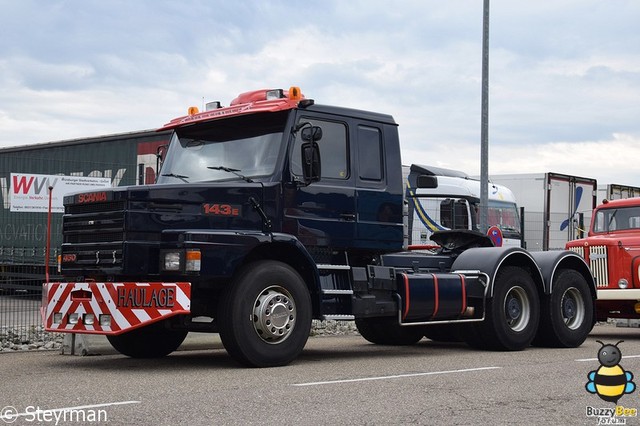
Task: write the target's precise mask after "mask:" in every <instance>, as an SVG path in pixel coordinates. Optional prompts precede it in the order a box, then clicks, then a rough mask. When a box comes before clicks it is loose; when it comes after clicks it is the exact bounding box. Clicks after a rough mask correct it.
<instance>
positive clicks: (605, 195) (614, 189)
mask: <svg viewBox="0 0 640 426" xmlns="http://www.w3.org/2000/svg"><path fill="white" fill-rule="evenodd" d="M633 197H640V188H638V187H637V186H629V185H620V184H617V183H609V184H601V185H598V205H600V204H602V201H604V200H609V201H611V200H622V199H625V198H633Z"/></svg>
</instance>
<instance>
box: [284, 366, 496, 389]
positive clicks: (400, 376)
mask: <svg viewBox="0 0 640 426" xmlns="http://www.w3.org/2000/svg"><path fill="white" fill-rule="evenodd" d="M498 368H502V367H478V368H465V369H462V370H446V371H429V372H425V373H410V374H396V375H393V376H374V377H362V378H360V379H345V380H328V381H326V382H309V383H292V384H291V386H318V385H333V384H338V383H355V382H369V381H372V380H389V379H402V378H405V377H419V376H433V375H436V374H452V373H468V372H472V371H483V370H496V369H498Z"/></svg>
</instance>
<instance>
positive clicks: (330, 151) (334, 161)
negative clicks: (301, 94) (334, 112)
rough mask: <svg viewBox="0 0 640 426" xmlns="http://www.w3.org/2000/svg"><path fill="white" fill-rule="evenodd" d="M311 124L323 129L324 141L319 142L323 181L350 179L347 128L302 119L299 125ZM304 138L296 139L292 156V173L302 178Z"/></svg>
mask: <svg viewBox="0 0 640 426" xmlns="http://www.w3.org/2000/svg"><path fill="white" fill-rule="evenodd" d="M305 122H308V123H311V125H313V126H320V127H321V128H322V139H320V140H319V141H318V145H319V146H320V161H321V162H322V170H321V177H322V179H325V178H329V179H348V178H349V154H348V153H349V143H348V140H347V126H345V125H344V124H343V123H337V122H334V121H324V120H317V119H311V118H308V117H301V118H300V121H299V122H298V123H305ZM302 142H303V141H302V138H301V137H300V136H299V133H298V136H297V137H296V141H295V145H294V147H293V152H292V154H291V172H292V173H293V174H294V175H296V176H302V166H301V161H302V159H301V158H300V155H301V154H300V150H301V146H302Z"/></svg>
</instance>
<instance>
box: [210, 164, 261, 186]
mask: <svg viewBox="0 0 640 426" xmlns="http://www.w3.org/2000/svg"><path fill="white" fill-rule="evenodd" d="M207 169H211V170H222V171H224V172H227V173H233V174H234V175H236V176H238V177H239V178H240V179H242V180H243V181H245V182H247V183H253V180H252V179H251V178H248V177H246V176H245V175H242V174H240V173H239V172H240V171H241V170H240V169H232V168H231V167H225V166H215V167H214V166H211V167H207Z"/></svg>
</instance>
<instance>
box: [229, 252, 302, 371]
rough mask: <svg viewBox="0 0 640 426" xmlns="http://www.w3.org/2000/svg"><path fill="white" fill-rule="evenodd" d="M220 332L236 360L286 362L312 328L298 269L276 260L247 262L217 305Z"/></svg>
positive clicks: (256, 364) (265, 364)
mask: <svg viewBox="0 0 640 426" xmlns="http://www.w3.org/2000/svg"><path fill="white" fill-rule="evenodd" d="M218 323H219V328H220V338H221V340H222V344H223V345H224V347H225V349H226V350H227V352H228V353H229V355H231V356H232V357H233V358H234V359H235V360H236V361H238V362H240V363H241V364H244V365H247V366H250V367H276V366H282V365H287V364H289V363H290V362H291V361H293V360H294V359H295V358H296V357H297V356H298V355H300V353H301V352H302V350H303V348H304V345H305V344H306V343H307V339H308V337H309V332H310V331H311V297H310V295H309V291H308V289H307V287H306V285H305V283H304V281H303V280H302V278H301V277H300V275H299V274H298V273H297V272H296V271H295V270H294V269H293V268H291V267H290V266H289V265H287V264H285V263H282V262H277V261H272V260H268V261H258V262H255V263H251V264H249V265H247V266H246V267H245V268H244V269H243V270H242V271H241V272H240V274H239V275H238V276H237V278H236V279H235V280H234V281H233V283H232V284H231V286H230V287H229V288H228V289H227V291H226V292H225V293H224V294H223V297H222V298H221V299H220V305H219V307H218Z"/></svg>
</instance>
